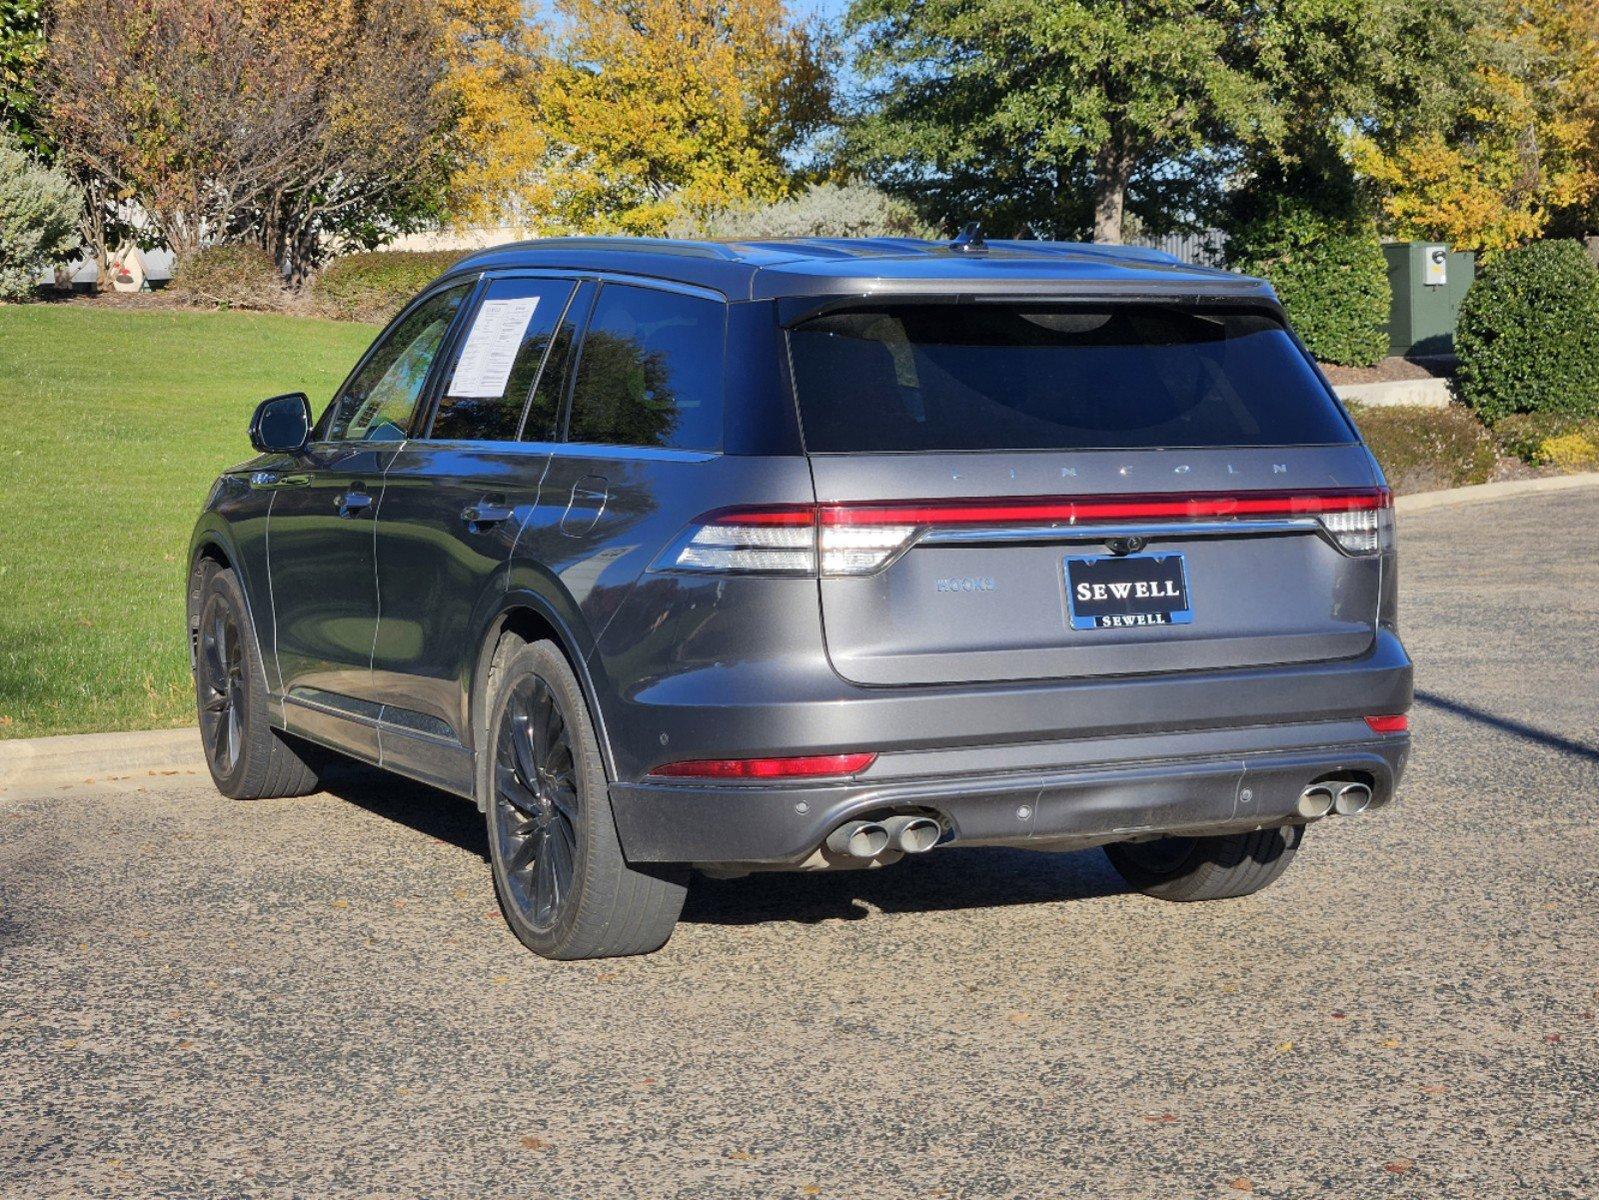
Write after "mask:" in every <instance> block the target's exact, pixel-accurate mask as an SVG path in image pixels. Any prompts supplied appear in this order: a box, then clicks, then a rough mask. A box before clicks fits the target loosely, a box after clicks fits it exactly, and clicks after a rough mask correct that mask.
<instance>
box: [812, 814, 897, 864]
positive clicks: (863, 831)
mask: <svg viewBox="0 0 1599 1200" xmlns="http://www.w3.org/2000/svg"><path fill="white" fill-rule="evenodd" d="M827 848H828V849H829V850H831V851H832V852H833V853H834V854H847V855H848V856H849V857H850V858H876V857H877V856H878V855H879V854H881V853H882V852H883V851H884V850H887V849H888V830H886V829H884V828H883V827H882V826H881V825H879V824H878V823H877V822H876V821H845V822H844V823H843V824H842V825H840V826H839V827H838V828H837V829H835V830H833V832H832V833H830V834H828V835H827Z"/></svg>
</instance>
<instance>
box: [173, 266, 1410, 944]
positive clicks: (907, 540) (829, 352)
mask: <svg viewBox="0 0 1599 1200" xmlns="http://www.w3.org/2000/svg"><path fill="white" fill-rule="evenodd" d="M249 434H250V440H251V443H252V445H253V447H254V449H255V450H256V452H257V454H256V457H254V458H252V459H250V460H249V461H247V462H244V463H242V464H241V465H239V466H238V467H235V468H233V469H231V470H229V471H227V472H225V473H224V474H223V475H222V476H221V478H219V479H218V480H217V481H216V483H215V485H214V486H213V487H212V489H211V492H210V495H209V498H208V500H207V501H206V504H205V507H204V511H203V512H202V514H201V516H200V519H199V523H198V525H197V527H196V529H195V533H194V539H193V545H192V550H191V554H190V557H189V559H188V570H189V576H188V578H189V585H188V628H189V634H190V644H191V648H192V655H193V663H194V676H195V689H196V698H197V704H198V710H199V719H200V732H201V737H202V738H203V740H204V748H205V753H206V756H207V760H208V762H209V764H210V769H211V774H212V776H213V778H214V779H215V781H216V785H217V787H218V788H219V789H221V791H222V792H224V793H225V794H227V795H228V796H233V797H239V798H241V799H248V798H258V797H271V796H290V795H298V794H302V793H307V792H311V791H313V790H315V789H316V788H317V787H318V778H319V773H320V772H322V771H323V770H324V769H325V767H326V766H327V764H329V763H330V762H332V761H334V760H335V759H336V758H337V757H344V758H352V759H357V760H362V761H364V762H366V763H369V764H372V765H374V766H377V767H379V768H382V769H385V770H387V771H392V772H395V773H398V774H400V775H403V776H408V777H410V778H412V779H416V780H421V781H423V782H425V783H428V784H431V785H434V786H435V787H437V788H439V789H442V790H443V791H446V792H453V793H455V794H456V795H458V796H461V797H465V798H467V799H469V800H472V801H474V802H475V803H476V804H477V806H478V808H479V809H480V810H481V811H482V812H483V814H484V819H485V822H486V827H487V844H488V849H489V856H490V861H491V869H492V875H493V881H494V887H495V890H496V892H497V895H498V898H499V904H500V907H501V909H502V911H503V912H504V915H505V919H506V921H507V922H508V924H509V925H510V928H511V929H512V930H513V931H514V932H515V934H516V936H517V937H518V938H520V939H521V940H522V942H524V943H525V944H526V945H527V946H528V947H529V948H531V949H532V950H534V951H536V952H537V953H539V954H542V955H546V956H548V957H551V958H586V957H597V956H603V955H619V954H633V953H641V952H647V951H651V950H654V949H656V948H658V947H660V946H661V945H662V944H664V943H665V941H666V939H667V937H668V936H669V935H670V933H671V930H672V927H673V925H674V923H675V922H676V920H677V917H678V915H679V912H680V910H681V908H682V905H683V901H684V894H685V888H686V887H687V885H688V882H689V879H690V876H691V874H692V873H693V872H694V871H696V870H697V871H699V872H701V873H705V874H711V875H719V876H728V875H735V874H744V873H749V872H756V871H772V870H787V871H799V870H805V871H808V870H841V869H849V868H861V869H873V868H879V869H890V870H892V869H895V867H894V864H895V863H897V862H899V861H900V860H902V859H904V858H905V857H906V856H911V855H924V854H928V853H933V854H942V853H944V852H945V851H946V850H948V849H950V848H957V847H971V846H1009V847H1024V848H1027V849H1031V850H1038V851H1049V852H1055V851H1070V850H1080V849H1084V848H1087V847H1095V846H1102V847H1104V850H1105V853H1106V854H1107V855H1108V856H1109V858H1110V861H1111V863H1112V864H1114V866H1115V868H1116V870H1117V871H1119V872H1120V874H1121V875H1122V876H1123V877H1124V878H1125V879H1126V881H1127V883H1128V884H1129V886H1131V887H1132V888H1134V889H1136V890H1138V891H1140V892H1142V893H1145V894H1147V895H1150V896H1155V897H1159V898H1162V899H1166V900H1181V901H1191V900H1218V899H1224V898H1229V897H1238V896H1244V895H1247V894H1249V893H1252V892H1255V891H1257V890H1259V889H1260V888H1262V887H1265V886H1266V885H1267V884H1269V883H1271V882H1272V881H1274V880H1275V879H1277V878H1278V876H1280V875H1281V874H1282V873H1283V871H1284V870H1285V869H1286V868H1287V866H1288V865H1289V863H1290V861H1291V860H1292V859H1293V857H1294V855H1295V853H1296V851H1297V850H1298V848H1299V846H1300V843H1301V841H1302V839H1303V838H1304V834H1305V830H1306V829H1307V828H1308V827H1310V826H1312V825H1317V824H1320V823H1322V822H1324V821H1326V820H1329V819H1332V818H1338V820H1335V821H1334V822H1333V823H1334V825H1335V826H1336V824H1338V823H1339V821H1341V820H1342V819H1343V818H1349V817H1353V816H1355V815H1356V814H1359V813H1362V812H1368V811H1374V810H1376V809H1380V808H1382V807H1384V806H1386V805H1388V804H1389V803H1391V802H1392V800H1393V798H1394V793H1395V788H1396V785H1397V783H1398V781H1399V778H1400V774H1401V772H1402V770H1403V768H1404V766H1405V760H1406V756H1407V753H1408V750H1409V734H1408V732H1407V720H1406V715H1405V714H1406V711H1407V709H1408V708H1409V706H1410V701H1411V666H1410V662H1409V659H1408V658H1407V657H1406V654H1405V651H1404V649H1403V647H1402V646H1401V644H1400V641H1399V637H1398V631H1397V622H1396V608H1397V603H1396V573H1395V552H1394V526H1393V512H1392V505H1391V501H1390V497H1389V493H1388V490H1387V488H1386V487H1385V485H1384V482H1383V477H1382V474H1381V472H1380V471H1379V469H1378V467H1377V464H1376V462H1375V461H1374V459H1373V458H1372V456H1371V454H1370V453H1369V452H1368V451H1367V449H1366V447H1365V446H1364V445H1363V444H1362V442H1361V439H1360V435H1359V433H1358V432H1357V430H1356V428H1355V426H1354V425H1353V424H1352V423H1351V421H1350V418H1349V416H1348V414H1347V413H1346V412H1345V411H1344V410H1343V409H1342V407H1341V406H1340V405H1339V402H1338V400H1337V399H1336V397H1335V396H1334V395H1333V393H1332V391H1331V389H1330V387H1329V386H1328V384H1327V381H1326V380H1325V379H1324V378H1323V377H1322V375H1321V374H1320V372H1319V371H1318V369H1317V367H1316V364H1315V362H1314V361H1313V360H1312V359H1311V358H1310V357H1309V355H1308V354H1307V353H1306V351H1305V349H1304V347H1303V346H1302V345H1301V344H1300V342H1299V341H1298V340H1297V339H1296V337H1295V336H1294V334H1293V332H1292V330H1291V329H1290V328H1289V326H1288V325H1287V323H1286V321H1285V318H1284V313H1283V309H1282V308H1281V306H1280V305H1279V303H1278V302H1277V299H1276V297H1275V296H1274V294H1273V292H1272V291H1271V289H1270V288H1269V287H1268V286H1267V285H1266V284H1264V283H1263V282H1261V281H1260V280H1256V279H1250V278H1246V277H1243V276H1239V275H1235V274H1230V273H1227V272H1224V271H1220V270H1214V269H1209V268H1204V267H1196V266H1191V265H1185V264H1182V263H1180V262H1178V261H1177V260H1175V259H1173V258H1171V257H1169V256H1166V255H1163V254H1160V253H1157V252H1155V251H1151V250H1141V249H1135V248H1130V247H1121V246H1100V245H1074V244H1067V243H1059V242H1039V241H999V240H994V241H987V242H985V241H983V240H982V239H981V237H980V236H972V235H966V236H963V237H962V238H960V239H957V240H956V241H955V242H952V243H935V242H923V241H914V240H908V239H887V238H884V239H836V240H834V239H803V240H794V241H749V242H738V243H712V242H686V241H670V240H650V239H631V238H616V239H605V238H567V239H551V240H542V241H534V242H528V243H523V244H520V245H514V246H507V247H503V248H499V249H494V250H488V251H484V252H481V253H477V254H474V255H472V256H470V257H468V258H466V259H464V260H463V261H461V262H460V263H458V264H457V265H456V266H455V267H453V268H451V269H450V270H449V271H448V272H447V273H446V274H445V275H443V276H442V277H441V278H440V279H438V280H437V281H436V282H435V283H434V284H432V285H431V286H430V287H428V288H427V289H426V290H425V291H423V292H422V294H421V295H419V296H417V297H416V298H415V300H413V301H412V302H411V303H410V304H409V305H408V306H407V307H406V308H405V309H404V310H403V311H402V312H401V313H400V314H399V315H398V316H397V317H395V319H394V320H393V321H392V322H391V323H390V324H389V326H388V328H386V329H385V330H384V331H383V332H382V333H381V334H380V335H379V336H378V338H377V340H376V341H375V342H374V343H373V344H372V346H371V348H370V349H369V350H368V351H367V352H366V354H365V355H364V356H363V357H362V358H361V360H360V361H359V362H357V363H356V364H355V366H354V369H353V370H352V371H351V372H350V375H349V377H348V378H347V379H346V380H345V381H344V383H343V384H342V385H341V386H340V387H339V388H338V390H337V391H336V392H335V393H334V395H333V397H332V399H331V401H330V402H329V403H328V404H327V405H326V407H325V408H323V409H322V410H321V411H320V412H319V413H316V412H313V410H312V406H311V404H310V401H309V400H308V399H307V397H306V396H305V395H303V394H299V393H294V394H290V395H283V396H277V397H274V398H272V399H270V400H267V401H264V402H263V403H262V404H261V405H260V406H259V407H258V408H257V410H256V412H255V415H254V418H253V420H252V423H251V426H250V431H249ZM960 861H961V860H960V859H959V858H955V859H952V860H950V861H949V862H948V864H947V867H946V868H945V869H947V870H960V869H961V866H960ZM901 869H902V868H901Z"/></svg>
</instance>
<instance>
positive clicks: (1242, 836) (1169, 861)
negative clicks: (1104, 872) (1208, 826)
mask: <svg viewBox="0 0 1599 1200" xmlns="http://www.w3.org/2000/svg"><path fill="white" fill-rule="evenodd" d="M1304 833H1305V828H1304V826H1303V825H1284V826H1282V827H1281V828H1278V829H1257V830H1255V831H1254V832H1252V833H1233V834H1227V835H1225V836H1222V837H1198V838H1192V837H1191V838H1182V837H1172V838H1158V839H1156V840H1155V841H1152V842H1119V843H1117V844H1115V845H1112V846H1106V847H1105V855H1106V857H1108V858H1109V859H1110V862H1111V865H1112V866H1113V867H1115V868H1116V870H1117V871H1119V872H1120V873H1121V877H1122V878H1123V879H1125V880H1126V881H1127V882H1128V883H1130V884H1131V885H1132V886H1133V887H1134V888H1136V889H1137V890H1138V891H1140V892H1143V893H1144V895H1146V896H1156V897H1158V898H1159V899H1161V900H1178V901H1191V900H1226V899H1230V898H1231V897H1234V896H1248V895H1250V894H1251V893H1253V892H1258V891H1260V889H1261V888H1263V887H1265V886H1266V885H1267V884H1269V883H1274V882H1276V880H1277V878H1278V877H1279V876H1280V875H1282V873H1283V872H1284V871H1286V870H1287V869H1288V864H1289V863H1291V862H1293V860H1294V854H1295V853H1296V852H1297V851H1298V850H1299V843H1300V840H1301V839H1302V838H1303V837H1304Z"/></svg>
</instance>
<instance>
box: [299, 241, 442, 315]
mask: <svg viewBox="0 0 1599 1200" xmlns="http://www.w3.org/2000/svg"><path fill="white" fill-rule="evenodd" d="M469 253H471V251H468V250H432V251H414V250H375V251H371V252H368V253H364V254H346V255H345V256H344V257H342V258H336V259H334V260H333V261H332V262H331V263H329V264H328V265H327V266H326V267H324V268H322V271H321V273H320V274H318V275H317V277H316V278H315V279H314V280H312V283H311V299H312V302H313V303H314V304H315V306H316V307H317V308H318V309H320V310H321V311H322V312H324V313H326V314H327V315H328V316H331V317H341V318H343V319H345V320H347V321H387V320H388V319H389V318H390V317H392V316H393V315H394V314H395V313H397V312H399V311H400V309H401V308H403V307H404V306H405V303H406V301H408V300H410V299H411V297H413V296H415V295H416V294H417V293H418V292H420V291H421V290H422V289H423V288H425V287H426V286H427V285H428V284H430V283H432V282H433V281H434V280H435V279H437V278H438V277H439V276H440V275H442V274H443V273H444V272H445V271H447V270H448V269H449V268H451V267H453V266H454V265H455V264H456V263H458V262H460V261H461V260H462V259H463V258H465V257H466V256H467V255H468V254H469Z"/></svg>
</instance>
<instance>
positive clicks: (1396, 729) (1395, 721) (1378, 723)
mask: <svg viewBox="0 0 1599 1200" xmlns="http://www.w3.org/2000/svg"><path fill="white" fill-rule="evenodd" d="M1366 724H1367V725H1370V726H1371V731H1372V732H1373V733H1404V732H1405V731H1406V730H1408V729H1409V728H1410V718H1409V717H1408V716H1406V715H1405V714H1404V713H1395V714H1394V715H1393V716H1390V717H1367V718H1366Z"/></svg>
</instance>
